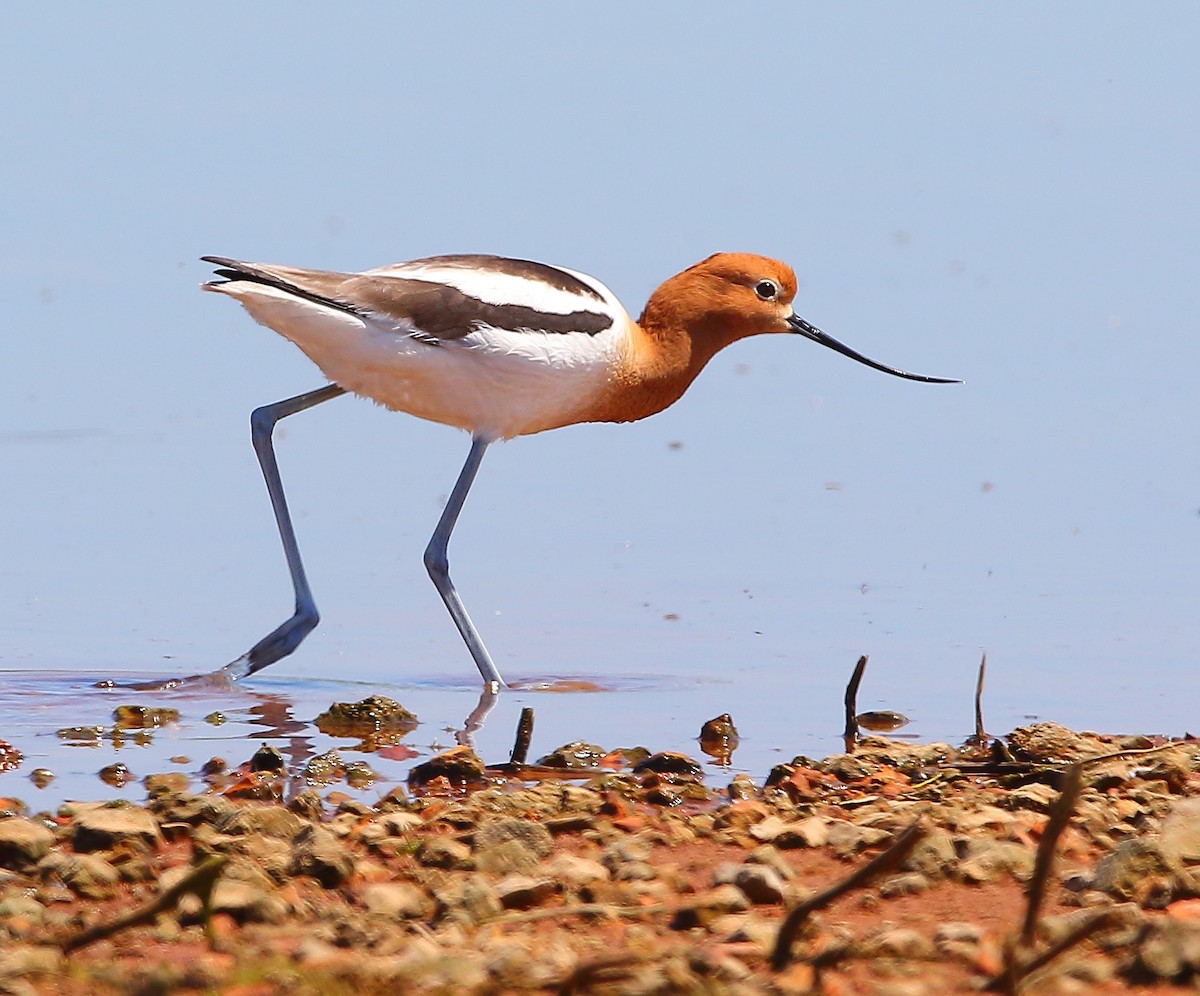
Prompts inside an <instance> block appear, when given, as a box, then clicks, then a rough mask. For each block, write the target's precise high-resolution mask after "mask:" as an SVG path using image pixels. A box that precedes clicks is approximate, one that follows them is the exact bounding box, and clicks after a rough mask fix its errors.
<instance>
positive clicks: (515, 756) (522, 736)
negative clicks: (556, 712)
mask: <svg viewBox="0 0 1200 996" xmlns="http://www.w3.org/2000/svg"><path fill="white" fill-rule="evenodd" d="M532 739H533V710H532V709H531V708H529V707H528V706H526V707H525V708H524V709H522V710H521V718H520V719H519V720H517V739H516V740H515V741H514V742H513V749H512V756H511V758H510V761H511V762H512V763H513V764H524V763H525V758H526V757H527V756H528V755H529V741H530V740H532Z"/></svg>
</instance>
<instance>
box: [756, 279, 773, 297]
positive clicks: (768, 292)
mask: <svg viewBox="0 0 1200 996" xmlns="http://www.w3.org/2000/svg"><path fill="white" fill-rule="evenodd" d="M754 293H755V294H757V295H758V296H759V297H761V298H762V299H763V300H764V301H774V300H775V298H777V297H778V296H779V284H777V283H775V281H774V280H760V281H759V282H758V283H756V284H755V285H754Z"/></svg>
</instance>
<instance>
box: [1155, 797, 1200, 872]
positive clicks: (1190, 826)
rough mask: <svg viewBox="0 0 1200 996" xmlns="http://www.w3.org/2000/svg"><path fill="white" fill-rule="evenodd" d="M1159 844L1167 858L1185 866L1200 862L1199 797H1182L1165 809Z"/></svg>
mask: <svg viewBox="0 0 1200 996" xmlns="http://www.w3.org/2000/svg"><path fill="white" fill-rule="evenodd" d="M1159 846H1160V847H1161V848H1162V852H1163V854H1164V855H1165V856H1166V857H1167V858H1168V860H1171V861H1177V862H1179V864H1181V865H1183V866H1185V867H1186V866H1188V865H1196V864H1200V799H1183V800H1181V801H1180V802H1177V803H1175V805H1173V806H1172V807H1171V808H1170V809H1169V810H1168V811H1167V813H1166V815H1165V816H1164V817H1163V820H1162V826H1161V828H1160V830H1159Z"/></svg>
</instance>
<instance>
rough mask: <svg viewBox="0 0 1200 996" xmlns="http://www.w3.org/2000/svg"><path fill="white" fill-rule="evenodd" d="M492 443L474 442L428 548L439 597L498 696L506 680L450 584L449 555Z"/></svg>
mask: <svg viewBox="0 0 1200 996" xmlns="http://www.w3.org/2000/svg"><path fill="white" fill-rule="evenodd" d="M489 442H490V440H488V439H484V438H483V437H481V436H475V437H473V438H472V439H471V452H470V453H468V454H467V462H466V463H464V464H463V469H462V470H461V471H459V474H458V480H457V481H455V482H454V490H453V491H451V492H450V499H449V501H447V502H446V507H445V509H444V510H443V511H442V517H441V518H440V519H439V520H438V524H437V528H436V529H435V530H434V531H433V537H432V538H431V539H430V540H429V546H427V547H426V548H425V569H426V570H428V571H429V576H430V578H432V579H433V583H434V586H435V587H436V588H437V590H438V594H439V595H441V596H442V601H443V602H445V603H446V608H447V609H449V610H450V617H451V618H452V619H453V620H454V625H456V626H457V627H458V631H459V633H461V634H462V638H463V641H464V642H465V643H466V645H467V649H468V650H469V651H470V652H471V656H472V657H473V658H474V659H475V666H476V667H477V668H479V673H480V674H481V675H483V684H484V688H485V689H488V690H491V691H493V692H495V691H498V690H499V688H500V686H501V685H503V684H504V679H503V678H501V677H500V672H499V671H497V670H496V665H495V664H493V663H492V658H491V656H490V655H489V654H488V652H487V647H485V646H484V645H483V640H482V639H480V636H479V632H478V631H477V630H476V629H475V626H474V624H473V623H472V622H471V617H470V616H468V615H467V610H466V607H465V606H464V605H463V602H462V599H461V598H459V595H458V591H457V590H456V589H455V587H454V582H453V581H451V580H450V561H449V558H448V557H447V555H446V548H447V546H449V544H450V534H451V533H452V532H453V531H454V524H455V523H456V522H458V513H459V512H461V511H462V507H463V502H464V501H466V498H467V492H468V491H470V490H471V484H472V482H474V480H475V474H476V472H477V471H478V470H479V463H480V461H481V460H482V459H483V453H484V451H485V450H486V449H487V448H488V443H489Z"/></svg>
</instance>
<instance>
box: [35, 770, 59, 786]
mask: <svg viewBox="0 0 1200 996" xmlns="http://www.w3.org/2000/svg"><path fill="white" fill-rule="evenodd" d="M29 780H30V781H31V782H33V784H34V785H36V786H37V787H38V788H40V789H44V788H45V787H46V786H47V785H49V784H50V783H51V782H52V781H54V772H53V771H51V770H50V769H49V768H34V769H33V770H32V771H31V772H29Z"/></svg>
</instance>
